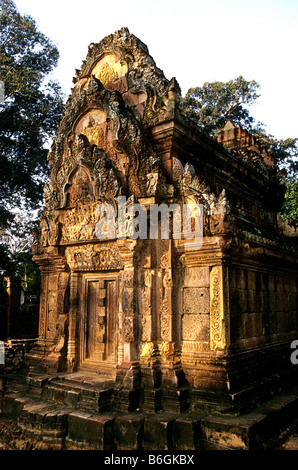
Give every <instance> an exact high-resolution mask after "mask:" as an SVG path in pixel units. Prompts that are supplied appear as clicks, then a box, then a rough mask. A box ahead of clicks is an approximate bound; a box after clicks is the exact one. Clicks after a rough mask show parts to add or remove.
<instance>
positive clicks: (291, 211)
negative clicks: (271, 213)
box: [281, 177, 298, 229]
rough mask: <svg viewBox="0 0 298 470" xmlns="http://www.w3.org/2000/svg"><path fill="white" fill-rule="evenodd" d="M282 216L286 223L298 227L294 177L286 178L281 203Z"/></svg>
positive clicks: (296, 185) (297, 204) (296, 186)
mask: <svg viewBox="0 0 298 470" xmlns="http://www.w3.org/2000/svg"><path fill="white" fill-rule="evenodd" d="M281 214H282V216H283V217H284V218H285V219H286V220H287V221H288V224H289V225H291V226H292V227H294V228H295V229H297V227H298V181H297V179H295V178H294V177H292V178H287V190H286V194H285V200H284V202H283V205H282V211H281Z"/></svg>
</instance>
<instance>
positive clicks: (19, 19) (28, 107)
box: [0, 0, 63, 270]
mask: <svg viewBox="0 0 298 470" xmlns="http://www.w3.org/2000/svg"><path fill="white" fill-rule="evenodd" d="M58 58H59V52H58V49H57V47H56V46H55V45H54V44H53V43H52V42H51V41H50V39H48V38H47V37H46V36H45V35H44V34H42V33H41V32H40V31H38V28H37V25H36V23H35V21H34V19H32V18H31V17H29V16H27V15H24V16H22V15H21V14H20V13H19V12H18V10H17V8H16V6H15V4H14V2H13V1H11V0H0V80H1V81H2V82H3V83H4V91H5V99H4V102H3V103H0V168H1V172H0V201H1V202H0V229H1V233H2V235H3V234H4V233H5V230H6V229H8V230H10V229H11V226H12V225H13V224H14V223H15V222H16V219H15V214H16V213H17V211H14V209H16V208H20V207H21V208H22V209H21V210H22V211H23V210H24V211H29V214H31V212H32V211H33V210H35V209H36V208H38V206H39V205H40V203H41V201H42V193H43V186H44V183H45V181H46V179H47V174H48V165H47V159H46V155H47V152H48V150H47V148H46V146H48V145H49V142H50V140H51V138H52V137H53V135H54V133H55V131H56V129H57V126H58V124H59V121H60V119H61V113H62V109H63V98H62V93H61V89H60V86H59V85H58V84H57V83H56V82H53V81H51V80H49V79H48V76H49V74H50V73H51V72H52V71H53V69H54V68H55V67H56V66H57V63H58ZM30 218H31V216H30ZM1 238H2V243H3V236H2V237H1ZM4 251H5V250H4ZM2 264H3V263H2ZM7 266H8V264H7V263H6V267H5V266H4V265H3V266H1V265H0V269H2V270H3V269H5V270H6V268H7Z"/></svg>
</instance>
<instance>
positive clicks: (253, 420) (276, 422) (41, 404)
mask: <svg viewBox="0 0 298 470" xmlns="http://www.w3.org/2000/svg"><path fill="white" fill-rule="evenodd" d="M3 411H4V414H3V416H4V417H6V419H7V418H8V420H14V421H15V422H17V424H18V426H19V429H20V430H21V433H22V439H24V440H26V439H28V438H29V439H31V440H32V442H33V443H34V446H36V448H44V449H54V448H59V449H67V450H68V449H69V450H72V449H81V448H82V449H90V450H96V449H102V450H111V449H116V450H117V449H118V450H147V451H150V450H160V451H165V450H169V451H173V450H176V451H182V450H215V449H217V450H220V449H231V450H268V449H274V448H276V446H278V445H280V442H281V440H282V439H283V438H285V437H286V435H287V433H288V435H289V433H290V432H291V423H292V422H293V420H295V417H296V419H297V415H298V396H297V390H296V389H295V390H293V391H292V392H291V393H290V392H289V393H287V394H283V395H281V396H279V397H276V398H274V399H273V400H271V401H270V402H268V403H266V404H264V405H262V406H259V407H258V409H256V410H255V411H254V412H250V413H247V414H244V415H240V416H232V415H228V416H223V415H210V414H199V413H194V412H187V413H164V412H159V413H151V414H150V413H143V412H133V413H115V412H101V413H95V412H93V411H87V410H81V409H73V408H71V407H67V406H64V405H59V404H57V403H55V402H52V401H42V400H38V399H32V398H29V397H20V396H17V394H10V395H7V396H5V400H4V410H3ZM20 439H21V437H20Z"/></svg>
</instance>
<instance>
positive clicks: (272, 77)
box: [15, 0, 298, 139]
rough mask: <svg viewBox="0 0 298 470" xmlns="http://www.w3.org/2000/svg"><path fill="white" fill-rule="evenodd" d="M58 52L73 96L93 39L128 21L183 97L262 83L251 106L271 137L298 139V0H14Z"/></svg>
mask: <svg viewBox="0 0 298 470" xmlns="http://www.w3.org/2000/svg"><path fill="white" fill-rule="evenodd" d="M15 4H16V6H17V8H18V10H19V11H20V13H22V14H24V13H26V14H29V15H30V16H31V17H33V18H34V19H35V21H36V23H37V25H38V28H39V30H40V31H41V32H42V33H44V34H45V35H46V36H47V37H49V38H50V39H51V40H52V41H53V42H54V43H55V44H56V45H57V47H58V49H59V52H60V60H59V65H58V67H57V68H56V70H55V72H54V74H53V78H55V79H57V80H58V81H59V82H60V85H61V86H62V89H63V92H64V93H65V95H66V96H68V95H69V94H70V92H71V88H72V86H73V84H72V77H73V76H74V75H75V69H80V68H81V65H82V62H83V60H84V59H85V58H86V55H87V51H88V46H89V44H90V43H92V42H94V43H98V42H100V41H101V40H102V39H103V38H104V37H106V36H108V35H109V34H112V33H114V32H115V31H117V30H119V29H121V27H123V26H125V27H127V28H128V29H129V31H130V32H131V33H132V34H134V35H135V36H137V37H138V38H139V39H140V40H141V41H142V42H144V43H145V44H146V45H147V47H148V49H149V53H150V55H151V56H152V57H153V59H154V60H155V62H156V65H157V66H158V67H159V68H160V69H162V70H163V71H164V74H165V76H166V78H168V79H171V78H172V77H176V79H177V81H178V83H179V85H180V87H181V90H182V96H184V95H185V94H186V92H187V91H188V89H189V88H191V87H195V86H202V85H203V84H204V83H205V82H213V81H222V82H227V81H229V80H233V79H235V78H237V77H238V76H239V75H242V76H243V77H244V78H245V80H248V81H250V80H255V81H257V82H258V83H259V85H260V87H261V88H260V90H259V92H260V95H261V96H260V98H259V99H258V100H257V102H256V103H255V104H254V105H253V106H251V107H250V108H249V111H250V114H251V115H252V116H253V117H254V118H255V120H256V121H260V122H262V123H264V124H265V126H266V127H265V129H266V132H267V133H268V134H271V135H273V136H274V137H276V138H278V139H286V138H288V137H298V89H297V86H298V60H297V59H298V0H246V1H244V0H180V1H178V0H150V1H144V0H138V1H137V0H113V1H111V0H110V1H109V0H87V1H86V2H84V1H83V0H79V1H78V0H51V1H49V2H45V1H41V0H15Z"/></svg>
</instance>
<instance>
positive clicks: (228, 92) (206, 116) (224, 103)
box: [184, 75, 260, 136]
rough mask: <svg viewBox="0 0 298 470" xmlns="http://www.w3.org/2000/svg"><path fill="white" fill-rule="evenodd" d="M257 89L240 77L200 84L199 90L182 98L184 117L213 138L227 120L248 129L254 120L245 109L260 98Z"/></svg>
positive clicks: (253, 82) (256, 86)
mask: <svg viewBox="0 0 298 470" xmlns="http://www.w3.org/2000/svg"><path fill="white" fill-rule="evenodd" d="M259 88H260V85H259V84H258V83H257V82H255V81H254V80H252V81H251V82H248V81H246V80H244V78H243V77H242V76H241V75H240V76H239V77H238V78H236V79H235V80H230V81H229V82H227V83H223V82H218V81H217V82H212V83H208V82H206V83H204V84H203V86H202V87H195V88H190V89H189V90H188V92H187V93H186V96H185V98H184V109H185V114H186V115H187V116H188V117H189V118H191V119H192V120H195V121H196V122H197V124H198V125H199V126H200V127H202V129H203V130H204V131H205V132H206V133H208V134H209V135H213V136H214V135H216V134H217V132H218V131H219V130H220V129H222V128H223V127H224V125H225V123H226V121H227V120H228V119H230V120H231V121H233V123H234V124H235V125H237V124H240V125H241V126H242V127H244V128H245V129H249V130H251V129H252V126H253V123H254V119H253V118H252V117H251V116H250V114H249V112H248V110H247V109H246V106H249V105H251V104H253V103H254V102H255V100H256V99H257V98H258V97H259V96H260V95H259V94H258V89H259Z"/></svg>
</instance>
